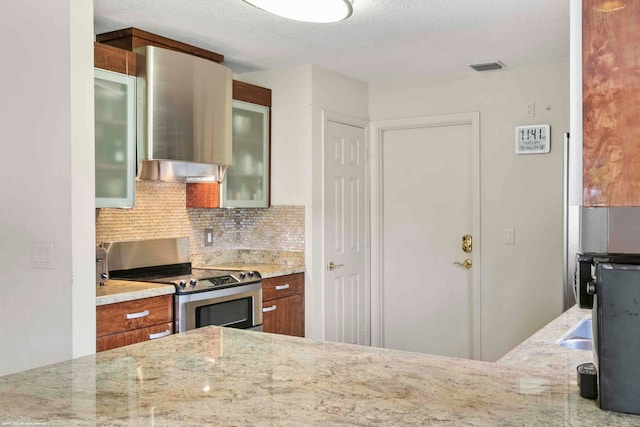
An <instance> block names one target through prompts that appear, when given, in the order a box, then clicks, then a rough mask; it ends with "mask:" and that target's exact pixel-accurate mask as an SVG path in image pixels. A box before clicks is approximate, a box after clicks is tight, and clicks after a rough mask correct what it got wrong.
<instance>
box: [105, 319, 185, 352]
mask: <svg viewBox="0 0 640 427" xmlns="http://www.w3.org/2000/svg"><path fill="white" fill-rule="evenodd" d="M172 333H173V323H172V322H170V323H163V324H160V325H155V326H149V327H147V328H141V329H135V330H133V331H127V332H121V333H119V334H111V335H107V336H104V337H99V338H98V339H96V351H105V350H111V349H112V348H118V347H123V346H125V345H130V344H135V343H138V342H143V341H149V340H152V339H157V338H162V337H165V336H168V335H171V334H172Z"/></svg>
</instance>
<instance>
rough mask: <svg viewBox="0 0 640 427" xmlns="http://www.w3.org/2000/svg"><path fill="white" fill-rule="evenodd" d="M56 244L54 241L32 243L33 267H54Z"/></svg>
mask: <svg viewBox="0 0 640 427" xmlns="http://www.w3.org/2000/svg"><path fill="white" fill-rule="evenodd" d="M53 260H54V245H53V243H52V242H34V243H33V244H32V245H31V267H33V268H43V269H50V270H51V269H54V268H55V263H54V261H53Z"/></svg>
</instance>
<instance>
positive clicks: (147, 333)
mask: <svg viewBox="0 0 640 427" xmlns="http://www.w3.org/2000/svg"><path fill="white" fill-rule="evenodd" d="M172 333H173V295H161V296H157V297H150V298H142V299H137V300H132V301H126V302H120V303H114V304H107V305H101V306H98V307H96V337H97V338H96V351H98V352H99V351H105V350H110V349H112V348H117V347H122V346H125V345H129V344H135V343H138V342H142V341H148V340H150V339H156V338H161V337H163V336H167V335H171V334H172Z"/></svg>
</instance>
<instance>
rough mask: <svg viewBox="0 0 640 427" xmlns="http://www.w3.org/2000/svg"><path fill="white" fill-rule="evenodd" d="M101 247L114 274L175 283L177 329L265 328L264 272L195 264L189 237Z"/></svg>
mask: <svg viewBox="0 0 640 427" xmlns="http://www.w3.org/2000/svg"><path fill="white" fill-rule="evenodd" d="M102 246H103V247H104V248H105V249H106V252H107V263H108V270H109V277H110V278H111V279H121V280H135V281H142V282H154V283H166V284H171V285H174V286H175V289H176V293H175V295H174V313H173V315H174V332H185V331H188V330H191V329H195V328H200V327H203V326H209V325H217V326H227V327H231V328H240V329H252V330H258V331H261V330H262V282H261V277H260V273H258V272H256V271H227V270H217V269H209V268H192V267H191V263H190V261H189V259H190V257H189V239H188V238H186V237H185V238H177V239H154V240H136V241H128V242H113V243H104V244H103V245H102Z"/></svg>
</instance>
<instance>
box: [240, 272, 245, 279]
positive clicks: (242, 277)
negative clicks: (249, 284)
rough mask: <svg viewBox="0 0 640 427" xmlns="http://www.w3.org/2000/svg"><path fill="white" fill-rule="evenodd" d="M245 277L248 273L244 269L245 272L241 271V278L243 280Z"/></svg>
mask: <svg viewBox="0 0 640 427" xmlns="http://www.w3.org/2000/svg"><path fill="white" fill-rule="evenodd" d="M245 277H247V275H246V274H244V271H243V272H241V273H240V278H241V279H242V280H244V278H245Z"/></svg>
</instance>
